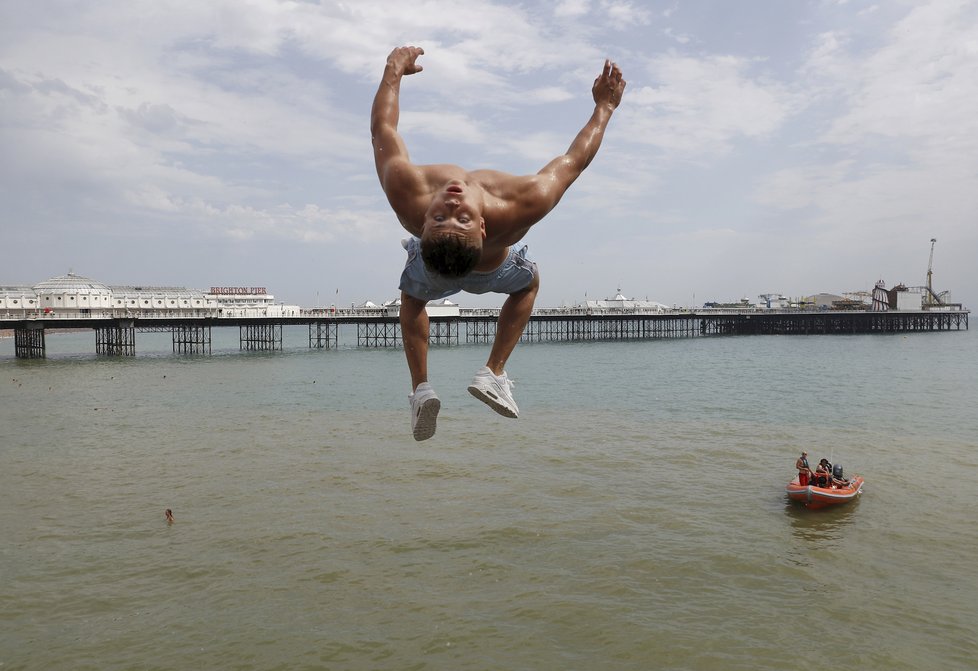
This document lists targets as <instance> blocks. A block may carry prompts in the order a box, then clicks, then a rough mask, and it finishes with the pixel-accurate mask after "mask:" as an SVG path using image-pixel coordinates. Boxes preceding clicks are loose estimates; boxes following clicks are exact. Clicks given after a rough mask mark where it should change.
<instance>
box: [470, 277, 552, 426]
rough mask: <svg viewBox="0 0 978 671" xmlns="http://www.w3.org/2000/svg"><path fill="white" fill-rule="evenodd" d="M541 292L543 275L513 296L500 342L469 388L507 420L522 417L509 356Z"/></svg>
mask: <svg viewBox="0 0 978 671" xmlns="http://www.w3.org/2000/svg"><path fill="white" fill-rule="evenodd" d="M539 288H540V277H539V275H537V276H535V277H534V278H533V281H532V282H531V283H530V286H528V287H527V288H526V289H523V290H522V291H517V292H516V293H512V294H510V295H509V298H507V299H506V302H505V303H503V308H502V310H500V311H499V323H498V324H497V325H496V339H495V341H494V342H493V343H492V350H491V351H490V352H489V361H487V362H486V366H485V368H483V369H481V370H479V371H478V372H476V374H475V378H474V379H473V380H472V383H471V384H470V385H469V393H470V394H472V395H473V396H475V397H476V398H477V399H479V400H480V401H482V402H483V403H485V404H486V405H488V406H489V407H490V408H492V409H493V410H495V411H496V412H498V413H499V414H500V415H502V416H504V417H513V418H515V417H519V412H520V410H519V408H518V407H517V405H516V401H515V400H514V399H513V383H512V382H511V381H510V379H509V376H507V375H506V372H505V370H504V369H505V367H506V361H507V360H508V359H509V355H510V354H512V353H513V350H514V349H516V343H518V342H519V341H520V336H521V335H522V334H523V329H524V328H526V324H527V322H529V321H530V313H531V312H533V302H534V301H535V300H536V297H537V291H538V290H539Z"/></svg>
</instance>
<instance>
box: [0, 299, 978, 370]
mask: <svg viewBox="0 0 978 671" xmlns="http://www.w3.org/2000/svg"><path fill="white" fill-rule="evenodd" d="M969 314H970V313H969V311H967V310H940V311H938V310H920V311H887V312H867V311H771V310H764V311H722V310H721V311H713V310H703V311H696V310H692V311H690V310H676V311H670V312H661V313H651V312H650V313H642V312H634V311H633V312H629V311H600V312H598V311H588V310H584V309H566V308H561V309H542V310H538V311H535V312H534V313H533V315H532V316H531V317H530V322H529V324H527V327H526V329H525V330H524V332H523V335H522V336H521V342H561V341H565V342H567V341H569V342H574V341H578V342H583V341H611V340H650V339H663V338H693V337H705V336H725V335H728V336H729V335H816V334H819V335H821V334H824V335H832V334H858V333H867V334H883V333H909V332H933V331H961V330H967V329H968V316H969ZM498 316H499V310H498V309H470V310H466V309H462V310H460V312H459V314H458V315H452V316H432V317H430V324H431V326H430V342H431V344H432V345H436V346H437V345H458V344H461V343H489V342H492V340H493V338H494V337H495V334H496V320H497V319H498ZM297 325H298V326H303V325H305V326H308V327H309V347H310V348H320V349H323V348H336V347H337V346H338V343H339V327H340V326H342V325H355V326H356V331H357V342H356V344H357V347H400V346H402V341H401V329H400V324H399V322H398V316H397V313H396V311H389V310H386V309H379V310H366V309H360V310H357V309H353V310H344V311H325V310H303V311H302V312H301V313H300V314H299V315H297V316H288V317H212V316H207V317H199V316H192V315H168V316H155V315H154V316H138V315H137V316H133V315H126V316H125V317H111V316H98V317H86V316H73V317H63V316H56V315H38V316H36V317H33V318H27V319H24V318H20V319H8V318H0V328H5V329H13V331H14V336H15V351H16V356H17V357H20V358H39V357H44V356H45V352H46V348H45V342H44V332H45V331H47V330H52V329H58V330H73V329H90V330H94V331H95V335H96V352H97V353H98V354H107V355H133V354H135V333H136V332H171V333H172V334H173V351H174V352H175V353H190V354H202V353H203V354H207V353H210V347H211V329H212V328H214V327H235V326H236V327H238V329H239V333H240V343H241V349H243V350H275V349H281V348H282V328H283V327H285V326H297Z"/></svg>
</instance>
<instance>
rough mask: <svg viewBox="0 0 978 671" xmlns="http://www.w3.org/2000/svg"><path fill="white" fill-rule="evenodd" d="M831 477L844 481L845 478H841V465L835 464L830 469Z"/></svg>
mask: <svg viewBox="0 0 978 671" xmlns="http://www.w3.org/2000/svg"><path fill="white" fill-rule="evenodd" d="M832 477H833V478H835V479H836V480H845V478H843V477H842V464H836V465H835V466H833V467H832Z"/></svg>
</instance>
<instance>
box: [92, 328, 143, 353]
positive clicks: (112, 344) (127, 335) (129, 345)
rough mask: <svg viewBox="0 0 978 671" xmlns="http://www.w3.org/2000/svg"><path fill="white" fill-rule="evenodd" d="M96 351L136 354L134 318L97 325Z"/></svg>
mask: <svg viewBox="0 0 978 671" xmlns="http://www.w3.org/2000/svg"><path fill="white" fill-rule="evenodd" d="M95 353H96V354H105V355H108V356H135V354H136V327H135V325H134V323H133V322H132V320H125V321H119V322H117V323H115V324H112V325H110V326H97V327H95Z"/></svg>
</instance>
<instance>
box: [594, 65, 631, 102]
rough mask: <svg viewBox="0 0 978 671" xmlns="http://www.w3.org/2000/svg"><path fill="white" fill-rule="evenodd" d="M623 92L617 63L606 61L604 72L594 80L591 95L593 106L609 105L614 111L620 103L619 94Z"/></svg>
mask: <svg viewBox="0 0 978 671" xmlns="http://www.w3.org/2000/svg"><path fill="white" fill-rule="evenodd" d="M624 92H625V80H624V79H622V78H621V68H619V67H618V64H617V63H612V62H611V61H608V60H606V61H605V62H604V70H603V71H602V72H601V74H600V75H598V77H597V79H595V80H594V86H592V87H591V95H593V96H594V104H595V105H610V106H611V109H616V108H617V107H618V103H620V102H621V94H622V93H624Z"/></svg>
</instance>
